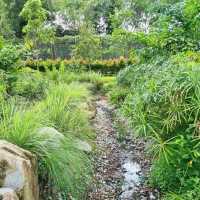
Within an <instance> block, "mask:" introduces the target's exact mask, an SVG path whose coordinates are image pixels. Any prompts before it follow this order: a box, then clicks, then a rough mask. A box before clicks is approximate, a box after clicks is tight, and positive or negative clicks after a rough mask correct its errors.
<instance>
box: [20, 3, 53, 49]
mask: <svg viewBox="0 0 200 200" xmlns="http://www.w3.org/2000/svg"><path fill="white" fill-rule="evenodd" d="M20 16H22V17H23V18H24V20H25V21H26V22H27V24H26V26H24V28H23V32H24V33H25V34H26V36H25V41H26V44H27V45H28V46H29V47H30V48H36V47H37V46H38V44H39V43H52V42H53V40H54V31H53V29H52V28H51V27H49V26H48V25H47V24H45V21H46V19H47V11H46V10H45V9H44V8H43V7H42V2H41V0H28V1H27V2H26V4H25V5H24V8H23V10H22V11H21V13H20Z"/></svg>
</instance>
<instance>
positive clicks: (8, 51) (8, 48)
mask: <svg viewBox="0 0 200 200" xmlns="http://www.w3.org/2000/svg"><path fill="white" fill-rule="evenodd" d="M19 57H20V55H19V52H18V51H17V47H15V46H13V45H4V47H3V48H2V49H0V69H3V70H9V69H12V68H13V67H15V66H16V63H17V61H18V60H19Z"/></svg>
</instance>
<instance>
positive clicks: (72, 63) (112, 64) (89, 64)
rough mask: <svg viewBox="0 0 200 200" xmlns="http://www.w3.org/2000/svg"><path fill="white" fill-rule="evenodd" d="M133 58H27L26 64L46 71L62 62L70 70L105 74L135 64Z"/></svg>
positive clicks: (57, 67)
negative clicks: (90, 59)
mask: <svg viewBox="0 0 200 200" xmlns="http://www.w3.org/2000/svg"><path fill="white" fill-rule="evenodd" d="M133 63H134V61H133V60H129V59H126V58H124V57H120V58H116V59H109V60H95V61H87V60H75V59H70V60H61V59H56V60H50V59H48V60H26V61H25V62H24V66H26V67H30V68H32V69H37V70H40V71H45V70H46V69H50V70H52V69H53V68H56V69H59V68H60V66H61V64H62V65H63V64H64V66H65V67H66V68H67V69H69V70H93V71H96V72H101V73H104V74H113V73H117V72H119V71H120V70H121V69H123V68H125V67H126V66H127V65H130V64H133Z"/></svg>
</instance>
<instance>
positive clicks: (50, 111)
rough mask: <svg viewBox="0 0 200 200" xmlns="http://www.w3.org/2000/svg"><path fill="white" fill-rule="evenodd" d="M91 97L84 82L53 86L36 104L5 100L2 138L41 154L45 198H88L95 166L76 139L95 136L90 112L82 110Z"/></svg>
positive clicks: (0, 129) (1, 113)
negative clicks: (78, 146)
mask: <svg viewBox="0 0 200 200" xmlns="http://www.w3.org/2000/svg"><path fill="white" fill-rule="evenodd" d="M87 96H89V92H88V91H87V89H86V87H85V86H83V85H80V84H78V83H74V84H71V85H63V84H61V85H51V86H50V89H49V92H47V96H46V98H45V99H43V100H42V101H40V102H38V103H37V104H35V105H32V106H30V105H29V106H28V107H26V106H18V103H17V100H15V99H14V98H11V99H10V100H8V101H3V102H2V103H1V107H0V116H1V119H0V139H5V140H7V141H9V142H11V143H13V144H16V145H18V146H20V147H22V148H24V149H26V150H28V151H30V152H32V153H34V154H35V155H36V156H37V159H38V162H39V165H38V167H39V169H38V172H39V180H40V181H39V182H40V191H41V197H43V198H47V197H50V196H51V197H52V198H54V199H56V198H58V197H59V196H60V197H59V198H61V197H62V198H64V199H67V198H76V199H84V198H85V191H86V188H87V185H88V184H89V183H90V179H91V172H92V168H91V163H90V159H89V155H87V154H86V153H85V152H83V151H81V150H79V149H77V144H76V138H77V137H79V136H81V137H80V138H84V139H88V138H89V137H90V136H91V135H92V131H91V128H90V125H89V121H88V118H87V117H88V115H87V113H84V114H82V111H81V110H80V109H78V108H81V104H82V102H84V101H85V99H86V97H87ZM80 113H81V114H80ZM70 114H71V115H72V116H73V117H72V118H71V117H70ZM79 114H80V115H79ZM76 116H77V117H76ZM44 130H46V132H44ZM52 131H53V132H52ZM46 188H50V189H48V190H47V191H46ZM48 191H49V192H48Z"/></svg>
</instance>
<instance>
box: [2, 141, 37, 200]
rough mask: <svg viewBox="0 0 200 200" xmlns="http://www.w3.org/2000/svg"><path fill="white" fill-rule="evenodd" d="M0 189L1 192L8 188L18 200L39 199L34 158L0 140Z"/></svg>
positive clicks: (26, 152)
mask: <svg viewBox="0 0 200 200" xmlns="http://www.w3.org/2000/svg"><path fill="white" fill-rule="evenodd" d="M0 188H1V192H2V191H3V192H4V191H6V189H5V188H10V189H11V190H13V191H14V192H15V193H16V194H17V196H18V198H19V199H20V200H38V199H39V188H38V177H37V167H36V157H35V156H34V155H33V154H31V153H30V152H29V151H25V150H24V149H21V148H20V147H18V146H16V145H14V144H11V143H9V142H7V141H4V140H0ZM3 188H4V189H3ZM9 194H10V195H11V194H12V192H11V191H10V193H9Z"/></svg>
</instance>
